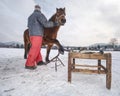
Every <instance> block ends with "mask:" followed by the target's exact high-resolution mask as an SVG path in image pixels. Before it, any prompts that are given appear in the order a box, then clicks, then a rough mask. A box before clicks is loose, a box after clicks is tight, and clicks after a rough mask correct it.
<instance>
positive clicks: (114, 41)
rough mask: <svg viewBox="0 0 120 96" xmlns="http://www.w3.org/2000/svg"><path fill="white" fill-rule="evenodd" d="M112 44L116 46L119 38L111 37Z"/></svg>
mask: <svg viewBox="0 0 120 96" xmlns="http://www.w3.org/2000/svg"><path fill="white" fill-rule="evenodd" d="M110 44H111V45H112V46H113V48H115V46H116V45H117V44H118V40H117V39H116V38H111V39H110Z"/></svg>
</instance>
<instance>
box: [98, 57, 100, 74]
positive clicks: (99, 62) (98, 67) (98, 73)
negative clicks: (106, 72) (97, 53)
mask: <svg viewBox="0 0 120 96" xmlns="http://www.w3.org/2000/svg"><path fill="white" fill-rule="evenodd" d="M100 67H101V60H100V59H98V74H100V70H101V68H100Z"/></svg>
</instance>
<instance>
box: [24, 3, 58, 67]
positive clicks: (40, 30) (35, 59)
mask: <svg viewBox="0 0 120 96" xmlns="http://www.w3.org/2000/svg"><path fill="white" fill-rule="evenodd" d="M40 9H41V8H40V6H39V5H35V10H34V12H33V13H32V14H31V15H30V16H29V17H28V29H29V36H30V41H31V48H30V51H29V53H28V58H27V60H26V63H25V68H26V69H36V68H37V67H36V65H45V63H44V62H43V60H42V55H41V52H40V50H41V46H42V37H43V34H44V28H48V27H54V26H59V24H58V23H57V22H52V21H48V20H47V19H46V17H45V16H44V15H43V14H42V13H41V11H40Z"/></svg>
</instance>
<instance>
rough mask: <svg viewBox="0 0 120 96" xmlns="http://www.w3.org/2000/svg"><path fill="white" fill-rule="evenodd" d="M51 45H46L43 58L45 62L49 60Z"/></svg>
mask: <svg viewBox="0 0 120 96" xmlns="http://www.w3.org/2000/svg"><path fill="white" fill-rule="evenodd" d="M52 46H53V45H48V46H47V53H46V58H45V60H46V62H49V61H50V60H49V54H50V50H51V48H52Z"/></svg>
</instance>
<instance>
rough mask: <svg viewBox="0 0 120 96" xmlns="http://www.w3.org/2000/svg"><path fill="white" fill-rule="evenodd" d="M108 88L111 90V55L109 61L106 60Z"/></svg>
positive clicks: (108, 57)
mask: <svg viewBox="0 0 120 96" xmlns="http://www.w3.org/2000/svg"><path fill="white" fill-rule="evenodd" d="M106 69H107V73H106V87H107V88H108V89H110V88H111V54H108V56H107V60H106Z"/></svg>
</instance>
